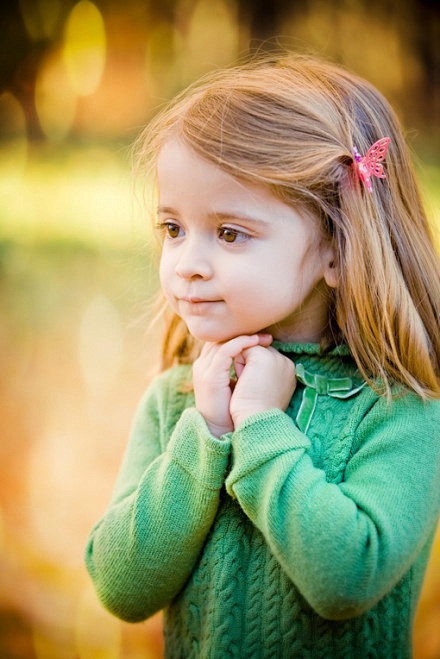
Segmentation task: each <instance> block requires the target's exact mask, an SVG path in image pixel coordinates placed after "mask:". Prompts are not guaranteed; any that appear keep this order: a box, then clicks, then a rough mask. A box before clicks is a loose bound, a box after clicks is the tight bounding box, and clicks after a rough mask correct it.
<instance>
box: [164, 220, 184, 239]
mask: <svg viewBox="0 0 440 659" xmlns="http://www.w3.org/2000/svg"><path fill="white" fill-rule="evenodd" d="M158 229H159V230H160V231H161V232H163V234H165V236H168V237H169V238H179V236H180V232H181V228H180V226H179V225H178V224H176V223H175V222H161V223H160V224H159V225H158Z"/></svg>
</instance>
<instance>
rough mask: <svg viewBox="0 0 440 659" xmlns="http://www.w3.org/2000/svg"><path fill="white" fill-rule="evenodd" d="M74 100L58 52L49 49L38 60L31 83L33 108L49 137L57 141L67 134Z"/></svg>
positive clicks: (71, 120) (73, 112) (73, 114)
mask: <svg viewBox="0 0 440 659" xmlns="http://www.w3.org/2000/svg"><path fill="white" fill-rule="evenodd" d="M76 101H77V97H76V94H75V92H74V91H73V89H72V87H71V85H70V83H69V79H68V77H67V73H66V68H65V66H64V63H63V59H62V57H61V56H60V53H59V52H58V51H53V52H52V53H50V54H49V55H48V56H47V58H45V59H44V60H43V62H42V63H41V66H40V69H39V71H38V75H37V80H36V83H35V107H36V110H37V114H38V118H39V120H40V125H41V128H42V129H43V131H44V133H45V135H46V137H48V139H49V140H52V141H55V142H56V141H60V140H62V139H63V138H64V137H66V135H67V134H68V133H69V130H70V127H71V125H72V123H73V119H74V117H75V111H76Z"/></svg>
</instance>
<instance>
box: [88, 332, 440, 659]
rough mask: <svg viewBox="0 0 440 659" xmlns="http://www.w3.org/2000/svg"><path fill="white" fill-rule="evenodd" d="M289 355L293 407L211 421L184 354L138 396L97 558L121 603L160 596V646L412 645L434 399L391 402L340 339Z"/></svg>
mask: <svg viewBox="0 0 440 659" xmlns="http://www.w3.org/2000/svg"><path fill="white" fill-rule="evenodd" d="M275 346H276V347H277V348H278V349H279V350H281V351H282V352H283V353H284V354H287V355H288V356H290V357H291V358H292V359H294V361H295V363H296V365H297V373H298V374H299V377H300V379H301V380H302V382H299V383H298V386H297V388H296V391H295V393H294V396H293V398H292V401H291V403H290V405H289V407H288V409H287V412H286V413H285V412H281V411H280V410H277V409H274V410H271V411H268V412H262V413H258V414H255V415H254V416H252V417H249V418H248V419H247V420H246V421H244V422H243V423H242V424H241V425H240V426H239V427H238V428H237V429H236V430H235V431H234V432H233V433H230V434H228V435H225V436H224V437H222V438H221V439H217V438H215V437H213V436H212V435H211V434H210V433H209V431H208V429H207V426H206V424H205V422H204V419H203V418H202V416H201V415H200V414H199V413H198V412H197V410H196V409H195V408H194V396H193V393H192V392H186V393H183V392H182V391H183V389H182V386H181V385H182V382H184V381H187V380H188V378H189V377H190V373H191V370H190V368H189V367H186V366H181V367H177V368H174V369H171V370H170V371H167V372H165V373H163V374H162V375H160V376H159V377H157V378H156V380H155V381H154V382H153V384H152V385H151V387H150V388H149V389H148V391H147V392H146V394H145V396H144V397H143V399H142V401H141V403H140V405H139V408H138V411H137V414H136V417H135V420H134V424H133V428H132V432H131V437H130V441H129V445H128V448H127V450H126V453H125V457H124V461H123V464H122V468H121V471H120V474H119V477H118V480H117V483H116V487H115V491H114V495H113V498H112V501H111V503H110V506H109V508H108V509H107V511H106V513H105V514H104V516H103V518H102V519H101V521H100V522H99V523H98V524H97V525H96V526H95V527H94V529H93V530H92V532H91V534H90V539H89V544H88V548H87V558H86V561H87V566H88V569H89V572H90V574H91V576H92V579H93V580H94V582H95V585H96V589H97V592H98V594H99V597H100V598H101V600H102V602H103V604H104V605H105V606H106V607H107V608H108V609H109V610H110V611H111V612H113V613H114V614H115V615H117V616H119V617H121V618H123V619H124V620H128V621H132V622H135V621H140V620H144V619H145V618H147V617H148V616H150V615H152V614H153V613H154V612H156V611H158V610H159V609H162V608H164V609H165V612H164V633H165V639H166V655H167V656H168V657H172V658H173V659H175V658H180V657H182V658H185V659H187V658H189V657H203V658H209V659H224V658H225V657H236V658H237V659H238V658H239V659H242V658H246V657H252V658H254V657H256V658H258V657H262V658H273V657H286V658H290V657H300V658H301V659H304V658H306V657H312V658H315V657H316V658H317V657H323V658H326V659H328V658H329V657H330V658H332V657H344V658H345V659H347V658H350V657H353V658H356V659H359V657H362V658H364V657H383V658H384V659H392V658H393V657H395V658H396V659H397V658H398V659H402V658H403V657H409V656H411V631H412V623H413V619H414V613H415V609H416V605H417V599H418V596H419V593H420V588H421V585H422V580H423V575H424V572H425V568H426V564H427V561H428V557H429V550H430V547H431V544H432V539H433V535H434V532H435V529H436V523H437V518H438V511H439V507H440V432H439V428H440V401H431V402H429V403H423V402H422V401H421V400H420V399H419V398H418V397H417V396H415V395H414V394H412V393H405V394H404V395H401V396H399V397H396V398H395V399H394V400H393V402H392V403H391V404H388V403H387V401H386V399H385V398H384V397H379V396H378V395H377V394H375V393H374V392H373V391H372V389H371V388H369V387H368V386H362V384H363V383H362V380H361V378H360V376H359V373H358V372H357V370H356V367H355V365H354V363H353V360H352V358H351V357H350V355H349V353H348V350H347V349H345V348H336V349H335V350H333V351H332V352H331V353H328V354H326V355H325V356H321V355H320V354H319V348H318V346H315V345H310V344H306V345H293V344H279V343H275Z"/></svg>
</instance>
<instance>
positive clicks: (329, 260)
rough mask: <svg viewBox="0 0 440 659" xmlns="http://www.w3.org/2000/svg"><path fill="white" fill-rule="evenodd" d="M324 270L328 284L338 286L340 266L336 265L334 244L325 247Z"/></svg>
mask: <svg viewBox="0 0 440 659" xmlns="http://www.w3.org/2000/svg"><path fill="white" fill-rule="evenodd" d="M322 257H323V266H324V267H323V272H324V279H325V282H326V284H327V286H330V288H336V287H337V286H338V283H339V268H338V266H337V265H336V259H335V251H334V249H333V246H331V245H329V246H327V247H325V248H324V250H323V253H322Z"/></svg>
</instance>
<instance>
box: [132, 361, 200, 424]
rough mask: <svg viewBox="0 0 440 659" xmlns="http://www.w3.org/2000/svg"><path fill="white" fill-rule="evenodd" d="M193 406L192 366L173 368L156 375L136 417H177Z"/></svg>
mask: <svg viewBox="0 0 440 659" xmlns="http://www.w3.org/2000/svg"><path fill="white" fill-rule="evenodd" d="M191 405H194V392H193V387H192V365H191V364H182V365H179V366H173V367H172V368H169V369H167V370H166V371H163V372H162V373H159V374H158V375H156V376H155V377H154V378H153V379H152V381H151V383H150V385H149V386H148V387H147V389H146V391H145V392H144V394H143V396H142V397H141V400H140V402H139V405H138V410H137V414H136V416H137V417H139V416H141V417H144V416H146V415H147V416H151V415H153V416H156V417H160V418H161V419H162V420H163V419H164V418H169V417H170V415H171V417H178V416H179V415H180V414H181V413H182V411H183V410H184V409H185V408H186V407H190V406H191Z"/></svg>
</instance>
